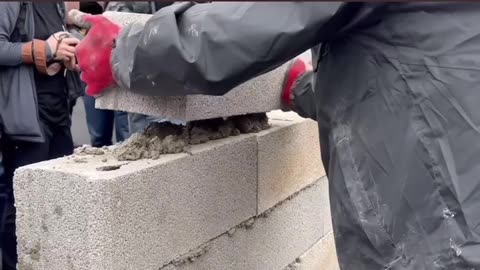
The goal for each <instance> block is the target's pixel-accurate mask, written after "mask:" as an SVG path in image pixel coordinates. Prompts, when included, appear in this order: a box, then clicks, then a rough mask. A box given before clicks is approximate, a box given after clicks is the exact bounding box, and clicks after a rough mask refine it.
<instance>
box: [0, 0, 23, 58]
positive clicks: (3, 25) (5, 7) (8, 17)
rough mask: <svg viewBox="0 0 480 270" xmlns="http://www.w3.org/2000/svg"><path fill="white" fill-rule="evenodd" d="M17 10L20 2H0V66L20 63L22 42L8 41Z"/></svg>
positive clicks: (15, 20)
mask: <svg viewBox="0 0 480 270" xmlns="http://www.w3.org/2000/svg"><path fill="white" fill-rule="evenodd" d="M19 12H20V2H0V66H17V65H20V64H22V43H21V42H17V43H13V42H10V36H11V35H12V33H13V31H14V30H15V26H16V24H17V18H18V14H19Z"/></svg>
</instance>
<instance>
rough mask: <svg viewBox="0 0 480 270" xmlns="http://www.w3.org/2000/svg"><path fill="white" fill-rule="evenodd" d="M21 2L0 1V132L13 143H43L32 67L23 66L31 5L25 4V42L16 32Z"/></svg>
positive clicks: (30, 28)
mask: <svg viewBox="0 0 480 270" xmlns="http://www.w3.org/2000/svg"><path fill="white" fill-rule="evenodd" d="M21 5H22V3H21V2H0V125H1V127H0V132H2V133H5V134H6V135H7V136H9V137H10V138H11V139H13V140H22V141H31V142H43V135H42V131H41V128H40V124H39V120H38V107H37V93H36V90H35V81H34V76H33V66H32V65H23V64H22V51H21V46H22V41H23V42H26V41H30V40H32V39H33V33H34V21H33V10H32V5H31V3H28V2H26V3H25V5H26V6H25V11H26V14H25V23H24V30H25V34H26V40H21V39H20V35H18V33H15V32H16V31H15V30H16V28H17V20H18V18H19V14H20V10H21Z"/></svg>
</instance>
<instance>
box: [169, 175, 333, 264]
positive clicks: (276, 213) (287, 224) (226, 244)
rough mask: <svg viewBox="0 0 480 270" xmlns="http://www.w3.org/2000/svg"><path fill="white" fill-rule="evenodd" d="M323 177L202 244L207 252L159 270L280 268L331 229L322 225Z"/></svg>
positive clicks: (324, 179)
mask: <svg viewBox="0 0 480 270" xmlns="http://www.w3.org/2000/svg"><path fill="white" fill-rule="evenodd" d="M327 184H328V183H327V180H326V178H322V179H320V180H319V181H318V182H316V183H315V184H314V185H312V186H311V187H309V188H306V189H304V190H302V191H301V192H299V193H298V194H297V195H296V196H294V197H293V198H291V199H290V200H287V201H285V202H284V203H282V204H280V205H278V206H277V207H276V208H275V209H273V210H272V211H271V212H270V213H269V215H267V216H264V217H260V218H258V219H256V220H255V222H254V223H249V226H248V227H247V228H240V229H236V230H235V232H232V233H230V234H224V235H222V236H220V237H218V238H216V239H214V240H212V241H210V242H209V243H207V244H205V245H203V246H202V248H203V249H204V250H206V252H205V253H204V254H203V255H201V256H199V257H196V258H195V259H194V260H187V262H186V263H184V264H177V265H174V264H170V265H166V266H164V267H162V268H160V270H173V269H175V270H226V269H228V270H245V269H248V270H283V269H284V268H285V267H286V266H287V265H289V264H290V263H291V262H292V261H294V260H295V259H296V258H298V257H299V256H301V255H302V254H304V253H305V252H306V251H307V250H309V249H310V247H312V246H313V245H314V244H315V243H317V242H318V241H319V239H321V238H323V237H324V236H325V235H326V234H327V233H329V232H330V228H324V227H323V218H324V214H325V212H326V211H329V205H328V204H323V203H322V202H321V200H320V198H322V197H324V196H326V195H327V193H328V188H327Z"/></svg>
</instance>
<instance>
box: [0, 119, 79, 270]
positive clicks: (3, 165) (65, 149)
mask: <svg viewBox="0 0 480 270" xmlns="http://www.w3.org/2000/svg"><path fill="white" fill-rule="evenodd" d="M42 128H43V132H44V135H45V142H44V143H32V142H23V141H13V140H11V139H9V138H8V137H6V136H2V137H0V256H1V259H0V270H15V269H16V268H15V267H16V263H17V250H16V236H15V207H14V194H13V173H14V171H15V170H16V169H17V168H18V167H21V166H25V165H28V164H32V163H36V162H40V161H45V160H49V159H54V158H58V157H62V156H65V155H70V154H72V153H73V140H72V134H71V132H70V127H67V126H65V127H50V126H48V125H45V124H43V125H42Z"/></svg>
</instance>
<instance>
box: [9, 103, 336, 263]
mask: <svg viewBox="0 0 480 270" xmlns="http://www.w3.org/2000/svg"><path fill="white" fill-rule="evenodd" d="M269 117H270V123H271V125H272V127H271V128H270V129H268V130H265V131H262V132H260V133H257V134H246V135H240V136H235V137H229V138H225V139H221V140H215V141H210V142H208V143H205V144H201V145H196V146H193V147H192V148H191V149H190V150H189V152H188V153H181V154H172V155H164V156H162V157H161V158H159V159H157V160H138V161H133V162H118V161H116V160H115V159H114V158H113V157H112V156H111V155H110V154H109V153H108V152H107V153H105V154H103V155H97V156H83V157H82V159H81V160H79V159H78V157H66V158H61V159H57V160H52V161H47V162H42V163H38V164H33V165H30V166H27V167H23V168H21V169H19V170H18V171H17V173H16V175H15V197H16V206H17V224H18V231H17V235H18V252H19V266H18V269H22V270H74V269H75V270H119V269H122V270H165V269H168V270H172V269H179V270H180V269H181V270H183V269H185V270H186V269H191V270H245V269H249V270H250V269H257V270H283V269H305V270H307V269H308V270H319V269H325V270H336V269H338V265H337V263H336V257H335V250H334V243H333V239H332V228H331V222H330V211H329V200H328V189H327V179H326V178H325V173H324V170H323V167H322V165H321V162H320V155H319V154H320V153H319V146H318V132H317V125H316V123H315V122H313V121H310V120H306V119H303V118H300V117H298V116H297V115H296V114H293V113H279V112H274V113H271V114H269ZM106 165H121V166H120V168H118V169H115V170H110V171H98V170H97V168H98V167H101V166H106Z"/></svg>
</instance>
